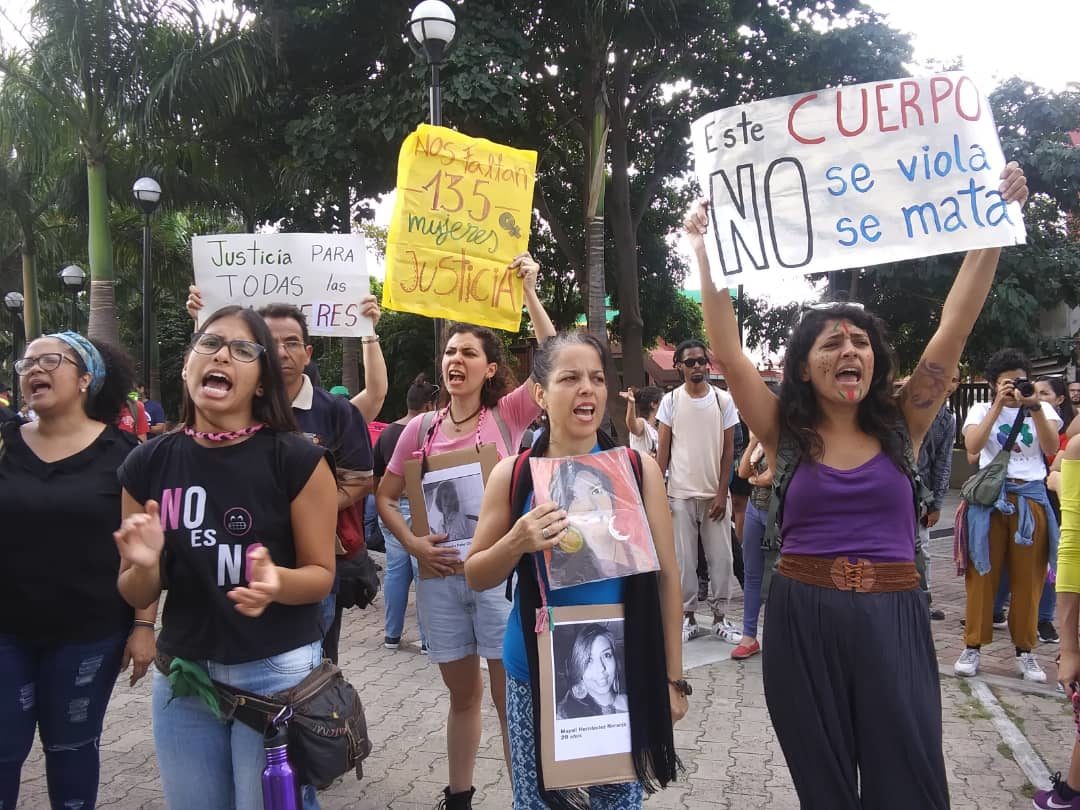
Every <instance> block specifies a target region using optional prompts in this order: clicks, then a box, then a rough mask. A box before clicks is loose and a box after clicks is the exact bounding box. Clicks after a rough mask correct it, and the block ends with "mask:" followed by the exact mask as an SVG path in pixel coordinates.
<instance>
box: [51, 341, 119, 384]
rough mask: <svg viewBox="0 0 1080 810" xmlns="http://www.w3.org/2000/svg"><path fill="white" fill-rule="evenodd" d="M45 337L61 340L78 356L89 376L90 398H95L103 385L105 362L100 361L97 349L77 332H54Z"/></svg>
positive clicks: (99, 353)
mask: <svg viewBox="0 0 1080 810" xmlns="http://www.w3.org/2000/svg"><path fill="white" fill-rule="evenodd" d="M45 337H50V338H55V339H56V340H62V341H63V342H64V343H66V344H67V345H68V346H70V347H71V348H72V349H74V350H75V354H77V355H79V358H80V359H81V360H82V362H83V366H84V367H85V368H86V370H87V372H89V374H90V396H96V395H97V392H98V391H100V390H101V386H103V385H104V384H105V361H104V360H102V359H101V352H99V351H98V350H97V347H96V346H94V344H93V343H91V342H90V341H89V340H87V339H86V338H84V337H83V336H82V335H80V334H78V333H77V332H54V333H53V334H51V335H46V336H45Z"/></svg>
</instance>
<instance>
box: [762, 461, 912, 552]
mask: <svg viewBox="0 0 1080 810" xmlns="http://www.w3.org/2000/svg"><path fill="white" fill-rule="evenodd" d="M915 533H916V527H915V502H914V500H913V498H912V494H911V482H910V481H909V480H908V477H907V476H906V475H904V473H903V472H902V471H901V470H900V469H899V468H897V466H896V465H895V464H893V463H892V461H891V460H890V459H889V457H888V456H887V455H885V454H884V453H878V455H876V456H874V457H873V458H872V459H870V460H869V461H868V462H866V463H865V464H863V465H862V466H861V467H856V468H855V469H853V470H836V469H833V468H832V467H827V466H825V465H824V464H816V463H814V462H809V461H805V460H804V461H803V462H802V463H800V464H799V466H798V467H796V468H795V474H794V475H793V476H792V478H791V483H790V484H788V490H787V494H786V496H785V497H784V526H783V532H782V536H783V539H784V546H783V550H784V553H785V554H809V555H813V556H815V557H865V558H866V559H869V560H871V561H873V562H910V561H912V560H914V559H915Z"/></svg>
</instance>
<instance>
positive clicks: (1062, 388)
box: [1036, 377, 1076, 434]
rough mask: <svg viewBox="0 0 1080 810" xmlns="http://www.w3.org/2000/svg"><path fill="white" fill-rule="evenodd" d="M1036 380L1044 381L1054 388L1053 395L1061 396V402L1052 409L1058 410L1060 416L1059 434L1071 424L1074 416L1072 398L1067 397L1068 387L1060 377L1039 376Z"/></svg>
mask: <svg viewBox="0 0 1080 810" xmlns="http://www.w3.org/2000/svg"><path fill="white" fill-rule="evenodd" d="M1036 382H1044V383H1046V384H1048V385H1049V386H1050V387H1051V388H1052V389H1053V390H1054V396H1056V397H1061V398H1062V399H1061V404H1060V405H1055V406H1054V410H1056V411H1057V412H1058V416H1060V417H1061V428H1060V429H1059V430H1058V433H1059V434H1064V433H1065V431H1066V430H1068V429H1069V425H1071V424H1072V421H1073V419H1074V418H1076V408H1074V407H1073V404H1072V400H1071V399H1069V387H1068V385H1067V384H1066V383H1065V380H1063V379H1061V377H1039V379H1038V380H1036Z"/></svg>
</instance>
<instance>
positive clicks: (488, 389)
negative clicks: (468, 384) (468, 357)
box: [440, 323, 515, 409]
mask: <svg viewBox="0 0 1080 810" xmlns="http://www.w3.org/2000/svg"><path fill="white" fill-rule="evenodd" d="M454 335H472V336H473V337H475V338H476V339H477V340H479V341H480V346H481V348H482V349H483V350H484V358H485V359H486V360H487V361H488V362H489V363H494V364H495V376H494V377H491V378H490V379H488V380H485V381H484V386H483V388H481V389H480V404H481V405H483V406H484V407H485V408H489V409H490V408H494V407H495V406H496V405H498V404H499V400H500V399H502V398H503V397H504V396H506V395H507V394H509V393H510V392H511V391H512V390H514V387H515V386H514V381H513V379H512V378H511V376H510V369H509V367H508V366H507V365H506V358H505V357H504V356H503V350H502V344H501V343H500V342H499V339H498V338H497V337H496V336H495V333H494V332H492V331H491V330H490V329H485V328H484V327H482V326H474V325H473V324H471V323H455V324H454V325H453V326H451V327H450V331H449V332H447V334H446V342H447V343H449V342H450V338H452V337H453V336H454ZM443 352H444V353H445V352H446V346H445V345H444V346H443ZM440 401H441V403H442V404H443V405H446V403H448V402H449V401H450V395H449V393H447V392H446V389H445V388H444V389H443V391H442V393H441V395H440Z"/></svg>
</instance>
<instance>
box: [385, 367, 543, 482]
mask: <svg viewBox="0 0 1080 810" xmlns="http://www.w3.org/2000/svg"><path fill="white" fill-rule="evenodd" d="M497 407H498V409H499V416H500V417H502V420H503V422H505V423H506V427H507V429H508V430H509V431H510V438H511V440H512V441H513V442H514V446H513V447H506V446H504V444H503V437H502V433H501V431H500V430H499V426H498V424H497V423H496V422H495V420H494V419H493V418H492V416H491V414H490V413H488V414H485V415H484V424H483V425H481V426H480V443H481V444H489V443H490V444H494V445H495V449H496V450H498V453H499V458H500V459H502V458H506V457H507V456H513V455H517V451H518V446H519V445H520V444H521V436H522V434H523V433H525V429H526V428H527V427H528V426H529V425H530V424H532V421H533V420H534V419H536V417H537V416H539V415H540V406H539V405H537V404H536V402H535V401H534V400H533V398H532V393H530V391H529V387H528V383H524V384H522V385H519V386H518V387H517V388H515V389H514V390H513V391H511V392H510V393H509V394H507V395H506V396H505V397H503V398H502V399H500V400H499V404H498V406H497ZM423 419H424V415H423V414H421V415H420V416H417V417H414V418H413V420H412V421H411V422H409V424H407V425H406V426H405V429H404V430H403V431H401V438H399V439H398V443H397V446H396V447H395V448H394V455H393V458H391V459H390V463H389V464H387V465H386V469H387V470H389V471H390V472H392V473H394V475H404V474H405V462H406V461H408V460H409V459H410V458H419V457H420V451H419V448H420V444H421V440H422V438H423V437H421V436H419V435H418V433H419V431H420V423H421V422H422V421H423ZM475 446H476V433H475V431H470V432H469V433H466V434H464V435H462V436H458V437H457V438H453V439H450V438H447V436H446V434H444V433H443V432H442V430H441V429H440V430H439V433H438V435H437V436H435V438H434V439H433V440H432V442H431V450H430V451H429V453H430V455H435V454H436V453H450V452H453V451H454V450H465V449H467V448H469V447H475Z"/></svg>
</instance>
